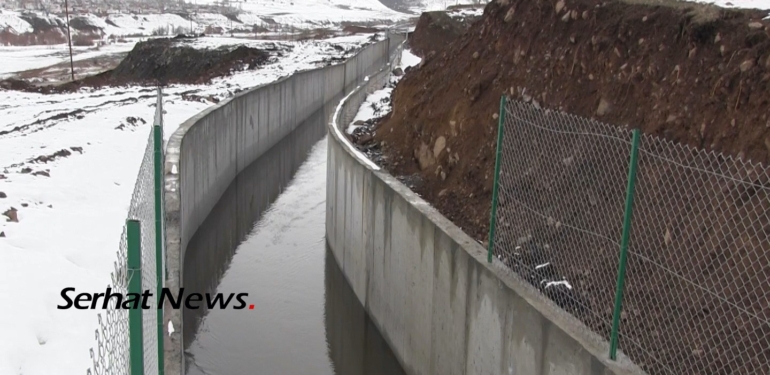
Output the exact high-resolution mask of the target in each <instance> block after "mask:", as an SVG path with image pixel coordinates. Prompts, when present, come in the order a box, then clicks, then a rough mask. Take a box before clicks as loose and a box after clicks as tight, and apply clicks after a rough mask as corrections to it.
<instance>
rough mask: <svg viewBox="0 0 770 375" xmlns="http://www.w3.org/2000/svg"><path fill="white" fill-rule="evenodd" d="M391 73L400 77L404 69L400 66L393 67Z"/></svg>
mask: <svg viewBox="0 0 770 375" xmlns="http://www.w3.org/2000/svg"><path fill="white" fill-rule="evenodd" d="M393 75H394V76H396V77H401V76H402V75H404V70H403V69H401V68H396V69H393Z"/></svg>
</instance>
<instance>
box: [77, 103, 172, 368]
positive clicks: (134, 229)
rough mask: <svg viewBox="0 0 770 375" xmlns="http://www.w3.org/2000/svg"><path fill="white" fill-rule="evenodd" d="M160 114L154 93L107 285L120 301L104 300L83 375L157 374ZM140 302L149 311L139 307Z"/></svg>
mask: <svg viewBox="0 0 770 375" xmlns="http://www.w3.org/2000/svg"><path fill="white" fill-rule="evenodd" d="M162 111H163V108H162V93H161V91H160V89H159V90H158V101H157V106H156V115H155V124H154V126H153V127H152V129H151V131H150V134H149V137H148V138H147V144H146V146H145V150H144V155H143V157H142V164H141V166H140V167H139V175H138V177H137V179H136V183H135V185H134V191H133V194H132V196H131V204H130V206H129V212H128V218H127V220H126V225H125V226H124V227H123V234H122V235H121V238H120V246H119V248H118V252H117V260H116V262H115V266H114V267H115V269H114V270H113V272H112V275H111V283H110V285H109V287H110V288H111V292H112V293H113V294H117V295H120V299H118V298H117V297H113V298H110V299H109V300H108V301H109V302H108V306H107V308H106V309H105V311H104V313H103V314H99V316H98V319H99V327H98V329H97V330H96V345H95V348H94V349H92V350H91V359H92V360H93V367H92V368H90V369H88V371H87V373H88V374H89V375H90V374H93V375H115V374H125V375H151V374H162V373H163V369H162V367H163V347H162V340H163V333H162V318H163V316H162V309H160V308H159V307H158V299H159V298H160V295H161V288H162V287H163V279H164V277H163V276H164V275H163V274H164V272H163V270H164V269H165V268H164V267H165V264H164V258H165V251H164V243H165V241H163V220H162V218H163V204H162V202H163V201H162V199H163V197H162V194H161V193H162V165H163V147H162V146H163V131H162ZM144 291H149V292H150V293H149V294H147V295H148V296H149V297H148V298H146V299H140V300H139V302H138V303H137V305H134V304H132V303H131V302H130V301H131V300H132V299H133V297H131V295H132V294H133V293H138V294H141V293H143V292H144ZM142 304H144V305H146V306H149V308H146V309H144V308H142V307H141V305H142ZM127 307H129V308H127Z"/></svg>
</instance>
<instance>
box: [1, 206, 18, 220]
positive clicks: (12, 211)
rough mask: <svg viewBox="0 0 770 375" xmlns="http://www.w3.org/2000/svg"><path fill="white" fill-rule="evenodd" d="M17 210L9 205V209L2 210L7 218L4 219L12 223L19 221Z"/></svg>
mask: <svg viewBox="0 0 770 375" xmlns="http://www.w3.org/2000/svg"><path fill="white" fill-rule="evenodd" d="M17 212H18V210H16V209H15V208H13V207H11V208H10V209H9V210H7V211H5V212H3V215H4V216H5V217H7V218H8V219H7V220H6V221H10V222H12V223H18V222H19V215H18V214H17Z"/></svg>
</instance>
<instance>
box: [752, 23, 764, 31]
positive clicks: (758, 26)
mask: <svg viewBox="0 0 770 375" xmlns="http://www.w3.org/2000/svg"><path fill="white" fill-rule="evenodd" d="M762 27H764V25H762V22H749V29H752V30H758V29H761V28H762Z"/></svg>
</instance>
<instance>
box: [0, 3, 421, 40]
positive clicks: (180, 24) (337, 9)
mask: <svg viewBox="0 0 770 375" xmlns="http://www.w3.org/2000/svg"><path fill="white" fill-rule="evenodd" d="M219 3H220V2H219V1H217V0H196V1H195V3H194V4H195V5H189V9H188V10H186V11H187V12H188V13H190V14H189V15H188V16H186V18H185V17H183V16H181V15H178V14H172V13H162V14H161V13H155V14H152V13H149V14H129V13H116V14H111V15H109V16H96V15H93V14H85V15H83V14H78V15H74V16H73V18H79V19H80V20H81V21H84V22H85V23H87V24H89V25H91V26H93V27H96V28H99V29H101V31H102V32H103V34H104V35H105V36H110V35H114V36H139V35H145V36H149V35H152V34H153V32H154V31H155V30H160V29H163V30H166V32H169V31H170V32H169V34H173V33H175V32H176V30H177V29H181V30H184V32H190V31H191V30H193V31H195V32H204V30H205V29H206V28H207V27H215V28H221V29H222V30H223V31H224V32H229V31H231V30H240V31H243V30H251V29H252V28H253V27H254V26H259V27H264V28H275V27H279V26H290V27H291V28H295V29H315V28H321V27H331V26H334V25H340V24H341V23H343V22H350V23H380V24H382V23H390V22H393V21H398V20H402V19H406V18H407V17H409V15H407V14H405V13H401V12H396V11H394V10H392V9H390V8H388V7H386V6H384V5H382V3H380V2H379V1H378V0H250V1H248V2H232V3H231V4H233V7H231V9H230V10H228V11H227V12H233V13H235V17H230V18H228V17H226V16H225V15H223V14H221V13H214V10H211V9H213V8H198V6H206V5H210V6H215V5H217V4H219ZM199 9H200V10H199ZM36 17H37V18H39V19H41V20H43V22H45V23H49V24H52V25H65V24H66V20H65V19H64V18H63V17H62V16H58V15H54V14H44V13H42V12H36ZM5 28H9V29H10V31H11V32H13V33H15V34H21V33H25V32H31V31H33V28H32V26H31V24H30V22H28V20H25V19H24V16H23V15H22V13H21V12H18V11H11V10H0V30H3V29H5ZM78 33H79V32H78V30H74V29H73V36H74V35H78Z"/></svg>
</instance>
